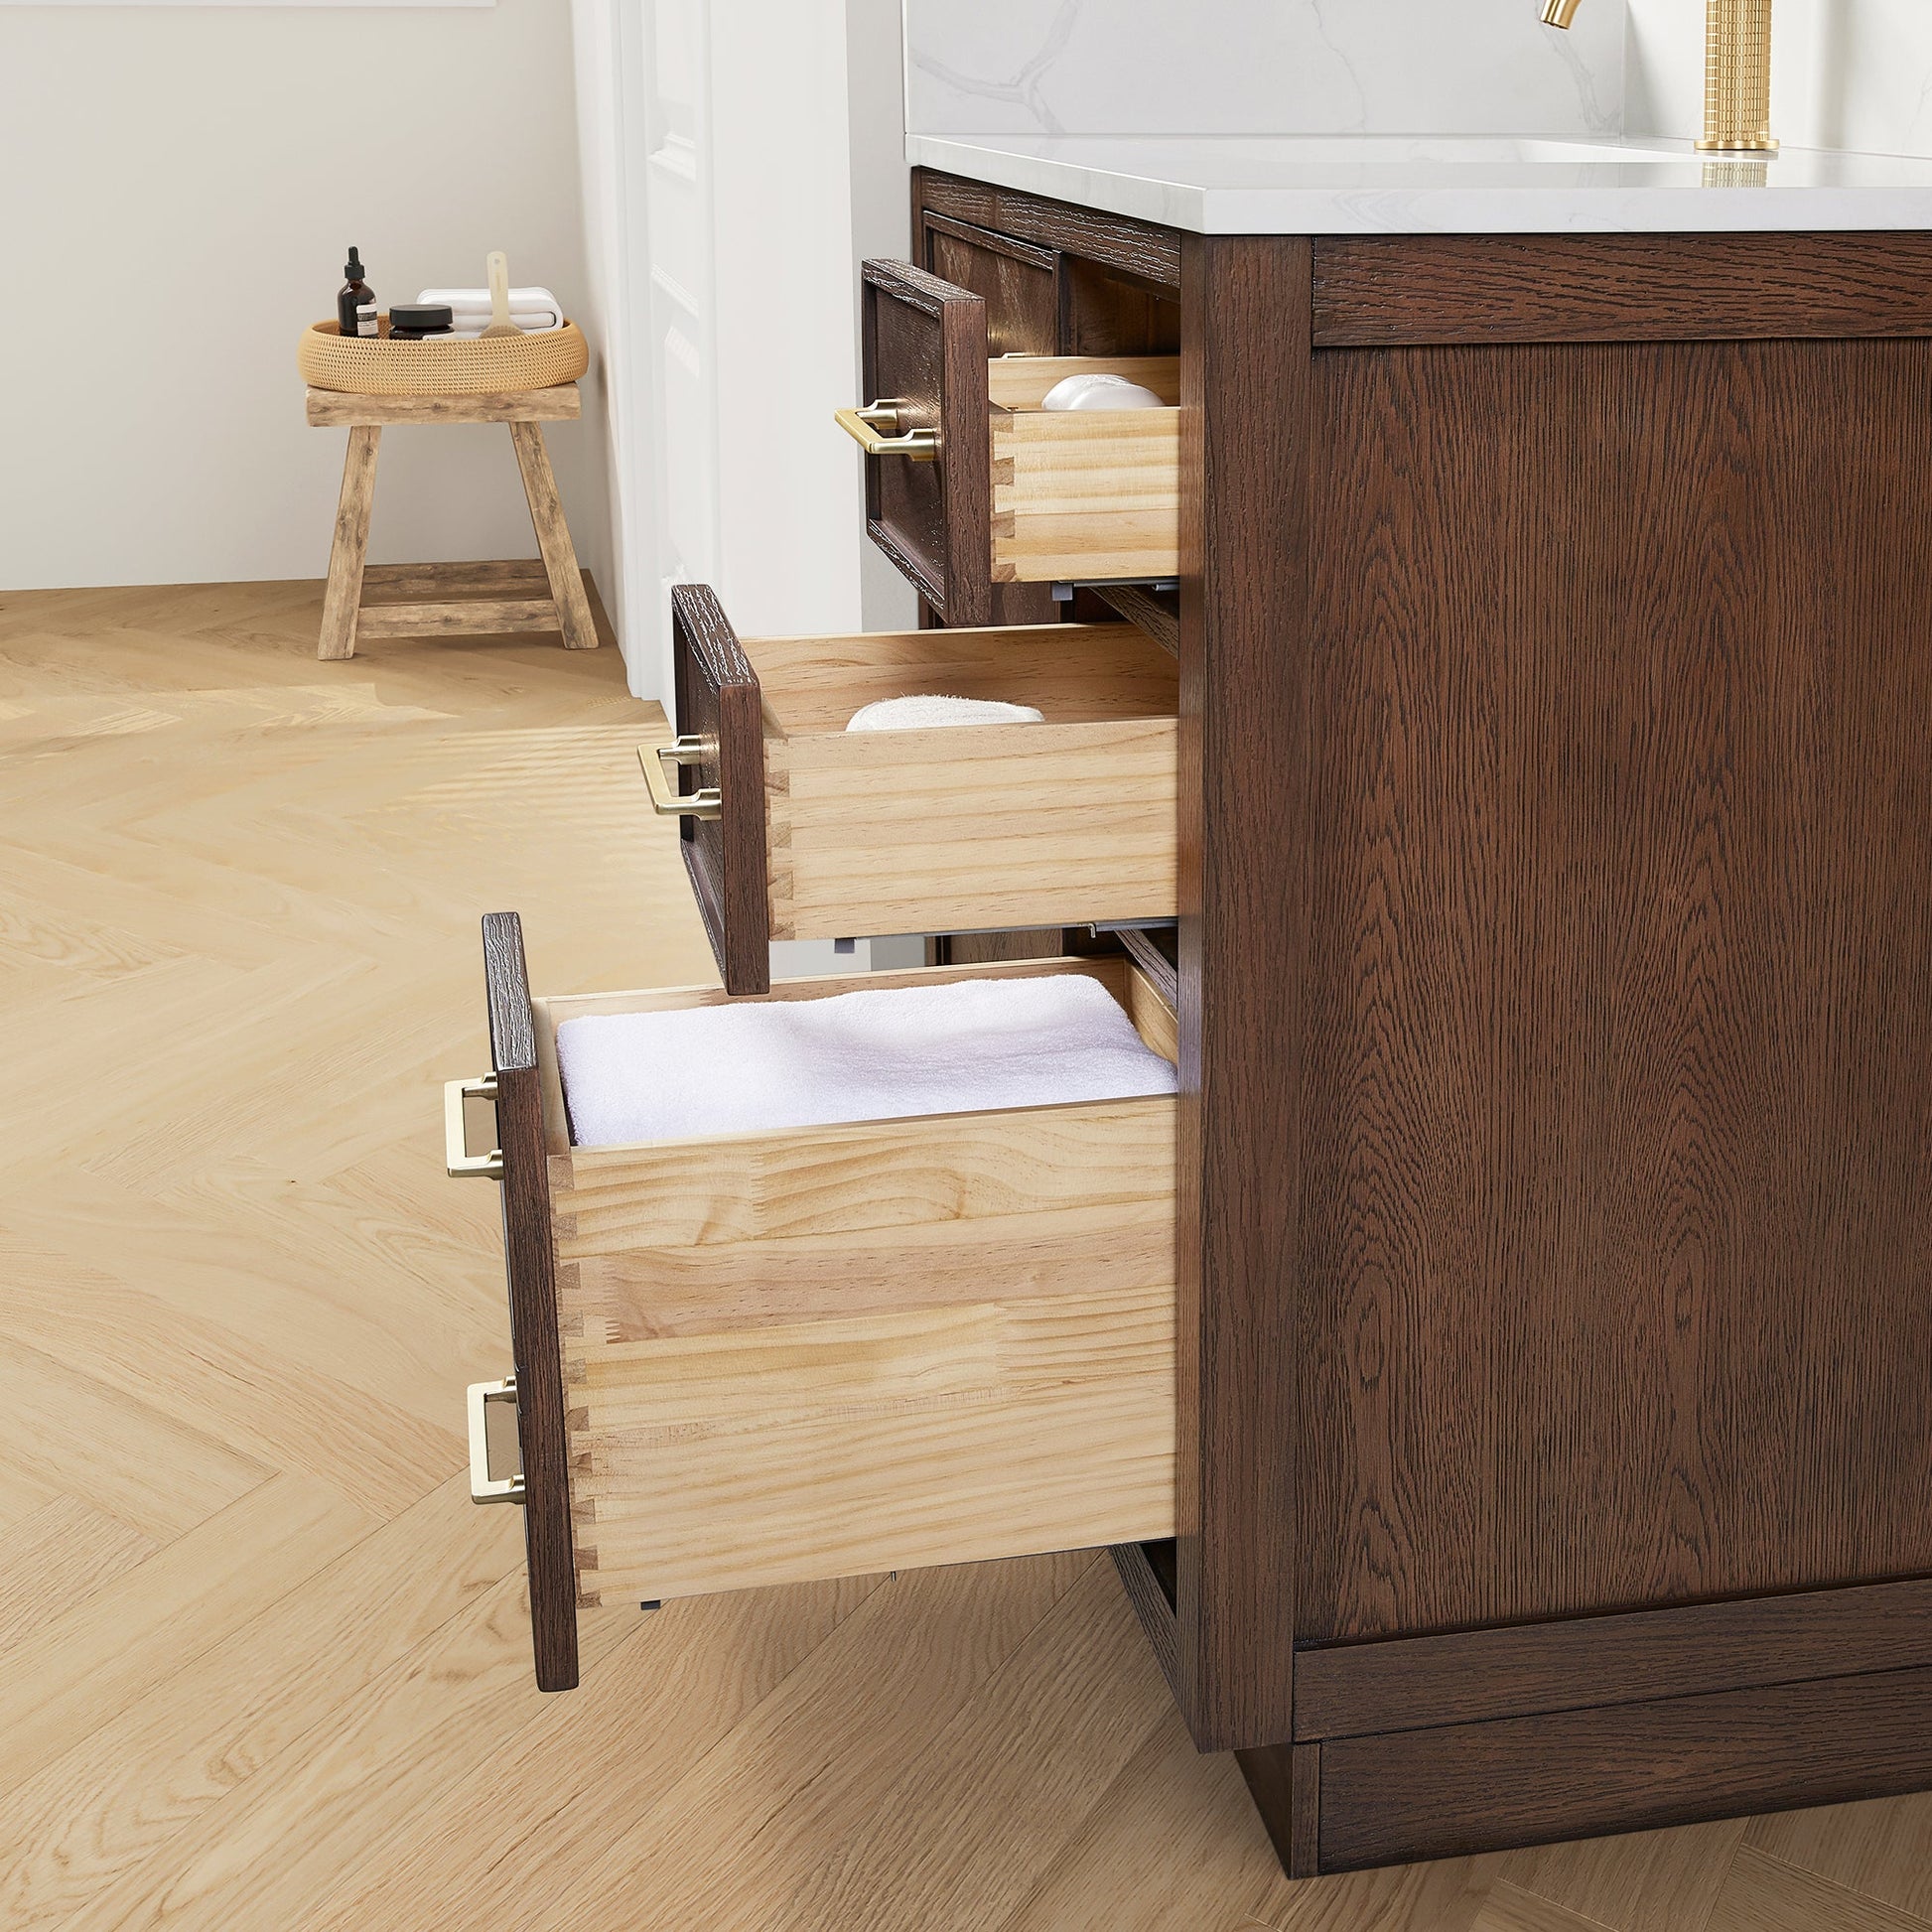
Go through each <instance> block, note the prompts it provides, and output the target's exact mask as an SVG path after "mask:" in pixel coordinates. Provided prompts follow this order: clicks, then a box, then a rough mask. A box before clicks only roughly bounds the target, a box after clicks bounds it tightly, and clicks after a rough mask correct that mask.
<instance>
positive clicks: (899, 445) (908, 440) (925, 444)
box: [832, 396, 939, 463]
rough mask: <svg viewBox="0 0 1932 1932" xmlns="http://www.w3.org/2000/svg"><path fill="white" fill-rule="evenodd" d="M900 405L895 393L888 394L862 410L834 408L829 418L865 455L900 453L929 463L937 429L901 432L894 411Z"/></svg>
mask: <svg viewBox="0 0 1932 1932" xmlns="http://www.w3.org/2000/svg"><path fill="white" fill-rule="evenodd" d="M904 407H905V404H904V403H903V402H901V401H900V400H899V399H898V398H897V396H889V397H888V398H887V399H886V400H885V401H884V402H869V403H867V404H866V406H865V408H863V409H835V410H833V412H832V420H833V421H834V422H835V423H837V424H838V426H839V427H840V428H841V429H842V430H844V431H845V433H846V435H848V436H849V437H851V439H852V440H853V442H855V443H856V444H858V446H859V447H860V449H862V450H864V451H865V453H866V454H867V455H868V456H903V457H910V458H911V459H912V461H913V462H914V463H930V462H932V460H933V459H934V458H935V457H937V456H938V454H939V432H938V431H937V430H936V429H908V430H906V431H905V432H904V433H903V434H901V433H900V431H899V427H898V412H899V411H900V410H901V409H903V408H904Z"/></svg>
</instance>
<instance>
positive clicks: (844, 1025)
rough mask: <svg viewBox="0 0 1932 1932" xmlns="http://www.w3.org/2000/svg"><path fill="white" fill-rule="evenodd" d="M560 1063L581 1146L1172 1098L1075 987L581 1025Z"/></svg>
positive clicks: (1163, 1080)
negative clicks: (1163, 1096)
mask: <svg viewBox="0 0 1932 1932" xmlns="http://www.w3.org/2000/svg"><path fill="white" fill-rule="evenodd" d="M557 1063H558V1070H559V1072H560V1074H561V1075H562V1080H563V1089H564V1100H565V1105H566V1107H567V1108H568V1111H569V1116H570V1124H571V1137H572V1141H573V1144H574V1145H576V1146H578V1147H583V1148H597V1147H616V1146H622V1145H626V1144H637V1143H643V1142H650V1141H663V1140H683V1139H689V1138H694V1137H697V1136H701V1135H709V1134H731V1133H746V1132H769V1131H771V1130H773V1129H778V1128H787V1127H812V1126H822V1125H828V1124H830V1123H833V1122H838V1121H860V1120H896V1119H902V1118H907V1117H911V1116H917V1115H925V1114H950V1113H973V1112H980V1111H984V1110H988V1109H993V1108H1002V1107H1042V1106H1055V1105H1061V1104H1065V1103H1069V1102H1075V1101H1084V1100H1125V1099H1131V1098H1135V1097H1138V1096H1141V1095H1147V1094H1163V1093H1173V1090H1174V1070H1173V1065H1172V1063H1171V1062H1169V1061H1168V1060H1166V1059H1164V1058H1162V1056H1161V1055H1160V1054H1159V1053H1156V1052H1153V1051H1151V1050H1150V1049H1149V1047H1148V1046H1147V1045H1146V1044H1145V1042H1144V1041H1143V1040H1142V1038H1141V1036H1140V1035H1139V1034H1138V1033H1137V1032H1136V1031H1135V1028H1134V1023H1133V1022H1132V1021H1131V1020H1130V1019H1129V1018H1128V1017H1127V1014H1126V1013H1125V1011H1124V1010H1123V1009H1122V1008H1121V1006H1120V1004H1119V1003H1118V1002H1117V1001H1116V1000H1115V999H1114V998H1113V996H1112V995H1111V994H1110V993H1109V992H1108V990H1107V989H1106V987H1104V986H1102V985H1101V984H1100V983H1099V981H1097V980H1093V979H1088V978H1086V977H1084V976H1081V975H1060V976H1055V977H1051V978H1038V979H972V980H960V981H955V982H953V983H952V984H949V985H943V986H909V987H894V988H889V989H884V990H880V991H876V992H875V991H865V992H857V993H843V994H839V995H837V996H835V997H833V998H830V999H823V1000H793V1001H784V1002H776V1003H771V1004H760V1005H737V1006H711V1007H692V1008H686V1009H680V1010H674V1011H669V1012H657V1013H618V1014H595V1015H588V1016H586V1017H584V1018H581V1019H576V1020H567V1021H565V1022H564V1023H563V1024H562V1025H561V1026H560V1027H559V1028H558V1029H557Z"/></svg>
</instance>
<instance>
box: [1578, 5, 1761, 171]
mask: <svg viewBox="0 0 1932 1932" xmlns="http://www.w3.org/2000/svg"><path fill="white" fill-rule="evenodd" d="M1578 4H1579V0H1544V6H1543V24H1544V25H1545V26H1546V27H1568V26H1569V25H1570V23H1571V22H1572V21H1573V20H1574V19H1576V17H1577V7H1578ZM1698 147H1699V149H1700V151H1702V152H1703V153H1705V154H1776V153H1777V151H1778V144H1777V142H1776V141H1775V140H1774V139H1773V138H1772V135H1771V0H1704V139H1703V140H1701V141H1700V142H1699V143H1698Z"/></svg>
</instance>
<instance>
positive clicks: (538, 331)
mask: <svg viewBox="0 0 1932 1932" xmlns="http://www.w3.org/2000/svg"><path fill="white" fill-rule="evenodd" d="M549 315H550V311H549V310H548V309H531V310H528V311H526V312H525V313H524V314H522V315H518V314H517V313H516V311H515V310H511V311H510V321H511V323H512V324H513V325H514V326H515V327H516V328H518V329H520V330H522V332H523V333H524V335H526V336H554V335H555V334H556V333H557V331H558V330H559V329H561V328H562V327H563V324H562V323H561V322H551V321H550V320H549ZM488 327H489V318H488V316H486V315H481V316H457V317H455V318H453V319H452V321H451V323H450V327H449V329H448V331H447V332H446V333H445V335H444V336H443V337H442V338H441V339H440V340H443V341H448V340H449V338H450V337H453V336H468V337H470V338H472V339H473V340H474V339H475V338H476V337H478V336H481V335H482V334H483V331H484V330H485V329H487V328H488Z"/></svg>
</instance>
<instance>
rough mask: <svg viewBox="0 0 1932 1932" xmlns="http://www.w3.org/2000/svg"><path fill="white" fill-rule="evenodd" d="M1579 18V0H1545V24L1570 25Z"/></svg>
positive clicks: (1552, 25) (1554, 25)
mask: <svg viewBox="0 0 1932 1932" xmlns="http://www.w3.org/2000/svg"><path fill="white" fill-rule="evenodd" d="M1576 18H1577V0H1543V24H1544V26H1546V27H1568V26H1569V25H1570V23H1571V22H1572V21H1573V20H1575V19H1576Z"/></svg>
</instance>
